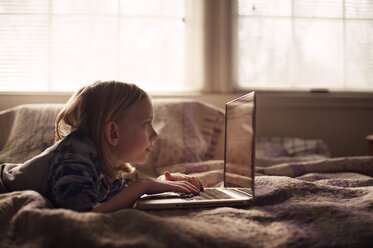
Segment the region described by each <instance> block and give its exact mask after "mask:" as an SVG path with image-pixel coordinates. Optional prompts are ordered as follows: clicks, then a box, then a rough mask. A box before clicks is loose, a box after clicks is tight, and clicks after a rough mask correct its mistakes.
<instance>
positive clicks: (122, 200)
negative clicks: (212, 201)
mask: <svg viewBox="0 0 373 248" xmlns="http://www.w3.org/2000/svg"><path fill="white" fill-rule="evenodd" d="M168 191H173V192H181V193H188V194H191V193H193V194H198V193H199V192H200V190H199V189H198V188H197V187H196V186H194V185H193V184H192V183H190V182H188V181H162V180H156V179H142V180H138V181H136V182H134V183H132V184H130V185H128V186H127V187H125V188H124V189H123V190H122V191H121V192H119V193H118V194H117V195H116V196H114V197H113V198H111V199H110V200H108V201H107V202H105V203H103V204H101V205H99V206H97V207H95V208H93V212H102V213H107V212H113V211H116V210H119V209H122V208H131V207H132V206H133V204H135V202H136V200H137V199H138V198H139V197H140V196H142V195H143V194H154V193H162V192H168Z"/></svg>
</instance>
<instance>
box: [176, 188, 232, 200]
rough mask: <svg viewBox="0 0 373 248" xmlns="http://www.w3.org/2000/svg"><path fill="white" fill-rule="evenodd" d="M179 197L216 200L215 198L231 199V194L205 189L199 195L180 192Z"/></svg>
mask: <svg viewBox="0 0 373 248" xmlns="http://www.w3.org/2000/svg"><path fill="white" fill-rule="evenodd" d="M181 198H183V199H185V200H216V199H232V196H230V195H228V194H226V193H224V192H222V191H220V190H218V189H213V188H212V189H205V190H204V191H202V192H201V193H200V194H199V195H190V194H181Z"/></svg>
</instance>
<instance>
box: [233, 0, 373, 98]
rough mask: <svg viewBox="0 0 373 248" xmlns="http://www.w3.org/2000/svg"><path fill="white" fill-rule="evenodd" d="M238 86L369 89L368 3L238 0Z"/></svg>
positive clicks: (372, 79) (372, 38)
mask: <svg viewBox="0 0 373 248" xmlns="http://www.w3.org/2000/svg"><path fill="white" fill-rule="evenodd" d="M237 46H238V54H239V55H238V85H239V87H240V88H259V89H296V90H297V89H298V90H304V89H312V88H324V89H332V90H337V91H365V90H369V91H372V90H373V70H372V68H373V1H371V0H239V1H238V45H237Z"/></svg>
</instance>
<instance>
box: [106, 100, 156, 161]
mask: <svg viewBox="0 0 373 248" xmlns="http://www.w3.org/2000/svg"><path fill="white" fill-rule="evenodd" d="M152 121H153V105H152V103H151V100H150V99H149V98H148V97H147V98H145V99H143V100H142V101H141V102H138V103H136V104H134V105H133V106H131V107H130V108H129V109H128V111H127V113H126V116H125V117H124V118H123V119H122V120H121V121H120V122H119V123H117V128H118V132H117V134H118V142H117V144H116V145H115V146H111V153H112V155H113V156H114V158H115V159H116V160H118V161H120V162H121V163H136V164H143V163H145V162H146V160H147V159H148V156H149V154H150V152H151V151H152V148H153V141H154V140H155V139H156V138H157V137H158V134H157V133H156V131H155V130H154V129H153V124H152Z"/></svg>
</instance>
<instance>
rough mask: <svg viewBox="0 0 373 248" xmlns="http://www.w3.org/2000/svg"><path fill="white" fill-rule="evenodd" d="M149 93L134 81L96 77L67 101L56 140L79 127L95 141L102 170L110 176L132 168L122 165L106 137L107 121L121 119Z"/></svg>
mask: <svg viewBox="0 0 373 248" xmlns="http://www.w3.org/2000/svg"><path fill="white" fill-rule="evenodd" d="M146 97H148V95H147V93H146V92H145V91H144V90H142V89H140V88H139V87H138V86H136V85H135V84H130V83H123V82H117V81H104V82H103V81H97V82H95V83H93V84H91V85H87V86H85V87H83V88H81V89H80V90H78V91H77V92H76V93H75V94H74V95H73V96H72V97H71V98H70V100H69V101H68V102H67V104H66V106H65V107H64V108H63V109H62V110H61V112H60V113H59V114H58V116H57V118H56V130H55V131H56V134H55V135H56V137H55V141H58V140H61V139H62V137H64V136H66V135H67V134H68V133H70V132H71V130H72V129H79V130H81V131H82V132H83V133H85V134H86V135H88V136H89V137H90V138H91V139H92V141H93V142H94V144H95V145H96V148H97V151H98V155H99V158H100V161H101V173H102V174H104V175H105V176H108V177H110V178H115V177H117V176H119V174H120V171H125V172H132V171H133V170H134V169H133V167H132V166H131V165H129V164H127V163H124V164H122V165H121V166H120V167H119V168H118V167H117V166H115V165H114V163H113V162H114V161H115V160H114V158H113V156H112V154H111V152H110V150H109V145H108V143H107V141H106V139H105V131H104V130H105V125H106V123H107V122H109V121H114V122H119V121H120V120H121V119H122V118H123V117H124V115H125V114H126V111H127V110H128V108H129V107H131V106H132V105H133V104H135V103H138V102H140V101H141V100H143V99H144V98H146Z"/></svg>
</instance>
